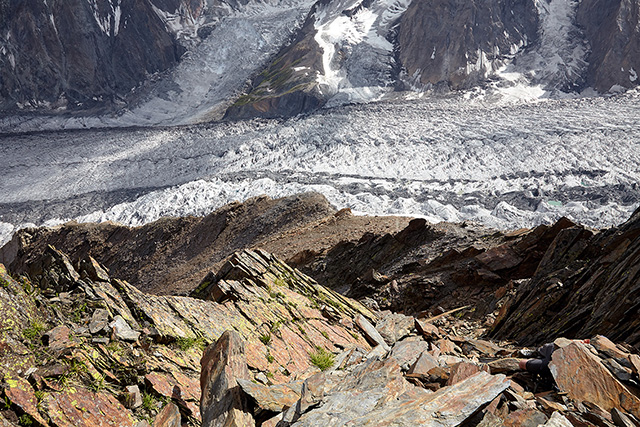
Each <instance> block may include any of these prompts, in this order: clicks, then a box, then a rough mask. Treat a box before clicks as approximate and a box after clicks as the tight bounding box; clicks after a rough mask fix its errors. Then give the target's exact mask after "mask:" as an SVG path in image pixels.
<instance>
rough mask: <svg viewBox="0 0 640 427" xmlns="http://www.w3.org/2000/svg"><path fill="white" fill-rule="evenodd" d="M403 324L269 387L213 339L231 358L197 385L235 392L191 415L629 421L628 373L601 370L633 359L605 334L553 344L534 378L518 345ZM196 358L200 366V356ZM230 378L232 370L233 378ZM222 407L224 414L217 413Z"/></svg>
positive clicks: (405, 422)
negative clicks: (368, 345) (388, 335)
mask: <svg viewBox="0 0 640 427" xmlns="http://www.w3.org/2000/svg"><path fill="white" fill-rule="evenodd" d="M396 316H397V315H396V314H393V313H387V314H385V315H384V316H383V317H382V318H381V319H380V321H379V322H378V323H377V326H382V325H383V324H389V323H390V322H389V320H390V319H391V318H394V317H396ZM410 319H411V320H412V322H414V324H415V328H414V327H411V328H410V329H409V330H407V331H406V332H405V333H404V334H398V335H397V336H399V337H400V338H399V339H398V340H392V341H389V345H390V346H391V347H390V348H389V347H386V349H385V348H382V346H381V345H379V346H377V347H375V348H374V349H372V350H371V351H369V352H368V353H367V352H362V351H361V350H360V349H358V348H353V349H348V350H347V351H345V352H343V353H342V354H340V355H338V356H337V357H336V359H335V361H333V363H332V364H331V365H328V366H327V368H326V369H325V370H323V371H322V372H318V373H316V374H314V375H312V376H310V377H308V378H306V379H305V380H303V381H296V382H290V383H288V384H279V385H272V386H264V385H260V384H254V383H252V382H250V381H246V380H245V379H243V372H244V371H245V370H246V363H244V362H243V360H244V359H243V354H241V353H240V352H239V351H238V349H241V348H242V343H241V342H236V341H237V340H239V339H240V338H239V337H238V336H237V335H235V334H233V333H231V334H229V335H228V336H226V337H225V336H223V337H222V338H221V339H220V340H219V341H218V342H217V343H216V344H215V346H213V345H212V346H210V347H209V349H208V350H207V354H209V353H216V354H217V353H223V354H231V353H233V354H234V357H233V358H229V360H228V362H227V361H225V360H222V359H218V361H217V363H216V364H214V365H213V366H212V368H211V369H207V370H204V371H203V380H204V382H203V384H207V387H211V384H215V383H216V381H218V378H220V375H221V374H222V375H225V382H224V383H223V384H222V383H221V384H220V386H219V387H214V388H213V389H214V391H217V392H220V393H224V392H225V391H227V390H235V391H236V392H237V393H238V394H236V395H234V396H233V397H231V396H230V398H229V399H226V400H224V401H220V402H217V403H216V402H212V403H208V405H207V406H206V407H204V406H203V408H201V409H202V410H203V411H213V412H216V413H220V414H221V417H220V418H219V419H221V418H224V417H232V416H233V414H237V413H238V408H243V410H242V416H244V417H247V418H248V419H249V421H245V424H244V425H253V423H254V422H255V424H256V425H263V426H276V427H288V426H294V427H295V426H297V427H301V426H317V425H336V426H342V425H349V426H369V425H376V426H415V425H421V426H434V427H435V426H450V427H454V426H469V425H473V426H548V427H554V426H555V427H557V426H563V427H564V426H566V427H573V426H584V425H597V426H613V425H616V426H633V425H635V423H636V422H637V419H638V418H637V417H638V404H639V403H640V400H639V399H638V398H637V397H636V396H635V395H634V393H637V391H638V389H637V384H636V383H635V382H634V379H635V378H637V377H636V376H634V375H636V374H633V373H632V371H631V370H630V369H628V368H623V369H621V371H622V372H623V373H624V374H626V375H627V376H626V377H624V376H623V375H622V374H621V373H614V371H613V370H612V369H611V368H610V367H609V366H610V364H611V360H613V359H611V358H610V355H611V353H612V352H613V353H615V354H616V355H617V356H618V357H617V358H616V359H615V360H620V361H621V362H622V363H624V361H625V360H626V363H627V364H628V363H629V361H630V360H632V359H633V358H634V357H635V356H636V355H633V354H629V353H626V352H625V351H624V350H623V349H622V348H623V347H621V346H617V345H616V344H613V343H612V342H610V341H608V340H607V339H606V338H605V337H601V336H600V337H594V340H593V345H590V344H585V343H584V342H582V341H571V340H568V339H564V338H561V339H558V340H556V342H555V344H553V345H554V346H555V348H556V350H555V352H553V356H552V357H553V359H552V361H551V364H550V371H545V372H543V373H541V374H540V375H538V374H535V375H534V374H532V373H530V372H527V371H525V370H523V369H521V368H520V364H519V362H520V361H524V360H526V359H522V357H523V356H522V354H523V353H531V351H530V350H528V349H522V350H516V349H509V348H505V347H502V346H500V345H498V344H496V343H492V342H489V341H484V340H481V339H475V338H472V336H461V335H460V334H458V333H457V332H456V330H459V328H458V327H457V326H454V324H455V323H459V322H460V321H453V320H451V318H446V317H438V318H430V319H421V320H418V319H413V318H410ZM436 325H439V326H436ZM427 326H429V327H430V328H427ZM369 329H370V328H367V330H368V332H367V336H368V337H369V338H372V335H371V334H373V335H378V336H379V335H380V332H382V331H380V332H378V331H377V330H376V329H375V328H374V327H373V326H371V330H369ZM402 329H404V327H403V328H402ZM424 329H433V330H434V332H435V334H434V333H429V334H425V333H423V332H420V331H422V330H424ZM399 330H400V329H398V331H399ZM416 333H418V334H416ZM534 353H535V352H534ZM505 356H515V357H505ZM205 360H206V361H207V363H208V360H209V358H208V357H207V356H205V358H203V362H204V361H205ZM514 361H515V363H511V362H514ZM207 366H209V365H208V364H207ZM624 369H626V370H627V371H628V372H626V371H624ZM209 372H211V373H209ZM234 372H237V373H238V375H237V376H236V377H235V378H234V377H233V373H234ZM632 376H633V379H632ZM234 385H235V388H234V387H233V386H234ZM556 387H557V388H556ZM534 393H535V394H534ZM246 399H248V402H247V400H246ZM234 404H235V406H234ZM229 407H231V408H232V409H229V410H228V411H224V410H223V409H224V408H229ZM251 417H253V418H251ZM203 425H204V426H213V425H218V424H217V423H216V422H212V423H203ZM229 425H239V424H233V422H231V423H230V424H229Z"/></svg>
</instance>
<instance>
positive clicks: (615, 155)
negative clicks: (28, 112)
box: [0, 91, 640, 243]
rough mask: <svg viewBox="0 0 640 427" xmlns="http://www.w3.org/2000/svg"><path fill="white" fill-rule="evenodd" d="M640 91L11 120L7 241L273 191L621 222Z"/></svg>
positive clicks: (362, 207) (1, 167) (407, 210)
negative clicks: (181, 122) (280, 113)
mask: <svg viewBox="0 0 640 427" xmlns="http://www.w3.org/2000/svg"><path fill="white" fill-rule="evenodd" d="M639 100H640V94H639V93H638V91H632V92H629V93H627V94H623V95H617V96H612V97H594V98H582V99H564V100H562V99H561V100H550V99H549V100H538V101H536V102H532V103H527V102H517V103H511V104H506V105H505V104H504V103H491V102H489V101H488V100H486V99H483V98H477V99H466V98H465V97H464V96H460V95H450V96H441V97H430V98H421V99H414V100H407V99H399V100H396V101H385V102H378V103H370V104H362V105H348V106H341V107H335V108H329V109H324V110H321V111H319V112H317V113H314V114H310V115H306V116H299V117H295V118H291V119H286V120H285V119H280V120H264V119H259V120H258V119H256V120H248V121H240V122H220V123H209V124H199V125H190V126H179V127H165V128H122V129H101V130H100V129H97V130H70V131H56V132H40V133H20V134H3V135H0V196H1V198H0V242H2V243H4V242H6V241H7V240H8V239H9V238H10V236H11V234H12V233H13V232H14V231H15V230H16V229H17V228H20V227H22V226H25V225H42V224H46V225H55V224H59V223H62V222H65V221H68V220H72V219H75V220H78V221H95V222H99V221H116V222H119V223H122V224H126V225H141V224H144V223H147V222H150V221H154V220H156V219H158V218H160V217H164V216H182V215H204V214H207V213H209V212H211V211H213V210H215V209H216V208H218V207H220V206H222V205H224V204H227V203H229V202H232V201H235V200H238V201H242V200H245V199H247V198H249V197H253V196H257V195H261V194H266V195H268V196H271V197H279V196H284V195H289V194H294V193H299V192H303V191H318V192H320V193H322V194H324V195H325V196H326V197H327V198H328V200H329V201H330V202H331V203H332V204H333V205H335V206H336V207H337V208H343V207H349V208H351V209H352V210H354V211H355V212H356V213H363V214H364V213H366V214H372V215H408V216H419V217H424V218H427V219H428V220H430V221H432V222H437V221H476V222H480V223H483V224H486V225H489V226H493V227H497V228H500V229H509V228H519V227H530V226H533V225H536V224H540V223H550V222H552V221H554V220H555V219H557V218H559V217H560V216H567V217H569V218H570V219H573V220H574V221H577V222H579V223H582V224H585V225H587V226H591V227H597V228H602V227H608V226H611V225H613V224H618V223H620V222H622V221H624V220H625V219H627V217H628V216H629V215H630V214H631V213H632V211H633V210H634V209H635V208H636V207H637V206H638V204H639V201H640V192H639V191H638V182H640V167H639V165H640V126H638V123H640V112H639V110H638V108H637V106H638V101H639Z"/></svg>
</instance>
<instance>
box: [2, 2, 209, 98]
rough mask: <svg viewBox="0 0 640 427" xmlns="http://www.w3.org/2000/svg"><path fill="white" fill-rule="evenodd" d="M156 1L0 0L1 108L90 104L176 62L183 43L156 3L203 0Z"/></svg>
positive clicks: (168, 6)
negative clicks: (0, 1)
mask: <svg viewBox="0 0 640 427" xmlns="http://www.w3.org/2000/svg"><path fill="white" fill-rule="evenodd" d="M157 3H158V6H155V5H153V4H152V3H151V2H147V1H138V2H120V1H116V0H99V1H94V2H87V1H86V0H69V1H56V0H52V1H49V2H23V1H18V0H4V1H3V2H2V13H1V14H0V109H1V110H9V109H14V108H15V107H16V106H22V107H23V108H26V109H33V108H37V107H45V108H46V109H49V108H54V109H55V108H57V107H67V108H70V109H77V108H82V109H86V108H90V107H91V106H92V105H94V104H96V103H102V102H103V101H107V102H109V101H114V100H116V99H117V98H119V97H121V96H123V95H125V94H127V93H128V92H129V91H130V90H131V89H132V88H134V87H135V86H136V85H138V84H139V83H140V82H142V81H143V80H144V79H145V78H146V77H147V76H148V75H149V74H152V73H155V72H158V71H163V70H166V69H167V68H169V67H171V66H172V65H174V64H175V63H176V62H177V61H178V60H179V59H180V56H181V54H182V53H183V52H184V49H183V48H182V47H181V46H180V44H179V43H178V42H177V40H176V37H175V35H174V34H172V33H171V32H170V31H169V30H168V28H167V26H166V25H165V23H164V22H163V21H162V19H161V18H160V16H159V15H158V13H156V11H154V7H157V8H158V10H164V11H166V12H167V13H177V11H178V9H179V8H180V7H183V8H187V9H188V10H191V9H192V8H193V6H194V3H201V2H200V1H199V0H198V1H191V2H185V4H184V5H183V4H182V3H183V2H182V1H180V0H162V1H158V2H157ZM187 3H188V5H187ZM195 6H197V4H195ZM196 12H197V8H196Z"/></svg>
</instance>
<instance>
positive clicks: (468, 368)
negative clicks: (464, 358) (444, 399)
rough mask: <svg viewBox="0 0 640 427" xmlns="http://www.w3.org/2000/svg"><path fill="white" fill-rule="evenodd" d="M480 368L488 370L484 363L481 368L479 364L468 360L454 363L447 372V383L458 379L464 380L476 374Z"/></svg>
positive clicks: (458, 380) (450, 383)
mask: <svg viewBox="0 0 640 427" xmlns="http://www.w3.org/2000/svg"><path fill="white" fill-rule="evenodd" d="M481 370H484V371H485V372H488V370H489V368H488V367H487V366H486V365H485V366H484V369H483V368H482V367H481V366H478V365H476V364H475V363H470V362H460V363H456V364H455V365H453V366H452V367H451V372H450V373H449V379H448V380H447V385H454V384H457V383H459V382H460V381H463V380H466V379H467V378H469V377H471V376H473V375H475V374H477V373H478V372H480V371H481Z"/></svg>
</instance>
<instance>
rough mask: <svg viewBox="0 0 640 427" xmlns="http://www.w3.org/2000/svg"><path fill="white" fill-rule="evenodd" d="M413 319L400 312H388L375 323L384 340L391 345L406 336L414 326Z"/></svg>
mask: <svg viewBox="0 0 640 427" xmlns="http://www.w3.org/2000/svg"><path fill="white" fill-rule="evenodd" d="M414 325H415V319H414V318H413V317H410V316H405V315H404V314H401V313H389V314H387V315H386V316H384V317H382V318H381V319H380V320H379V321H378V323H376V330H377V331H378V332H379V333H380V335H381V336H382V338H383V339H384V340H385V342H386V343H387V344H389V345H393V344H394V343H395V342H396V341H400V340H401V339H402V338H404V337H406V336H408V335H409V334H410V333H411V330H412V329H413V328H414Z"/></svg>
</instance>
